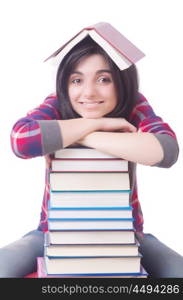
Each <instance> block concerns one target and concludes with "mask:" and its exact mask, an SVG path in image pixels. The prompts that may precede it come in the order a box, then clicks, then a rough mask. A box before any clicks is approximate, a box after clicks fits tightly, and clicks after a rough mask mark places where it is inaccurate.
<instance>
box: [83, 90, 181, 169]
mask: <svg viewBox="0 0 183 300" xmlns="http://www.w3.org/2000/svg"><path fill="white" fill-rule="evenodd" d="M130 122H131V123H132V124H134V125H135V126H136V128H137V129H138V132H133V133H127V132H125V133H120V132H118V133H114V132H113V133H109V132H105V133H102V132H96V133H92V134H90V135H88V136H87V137H85V138H84V139H83V140H81V141H80V143H81V144H83V145H86V146H89V147H94V148H97V149H98V150H101V151H104V152H108V153H110V154H113V155H116V156H118V157H122V158H124V159H127V160H129V161H132V162H137V163H141V164H144V165H151V166H158V167H163V168H168V167H171V166H172V165H173V164H174V163H175V162H176V161H177V158H178V154H179V146H178V143H177V139H176V135H175V133H174V131H173V130H172V129H171V128H170V126H169V125H168V124H167V123H165V122H164V121H163V120H162V118H160V117H158V116H157V115H156V114H155V113H154V111H153V109H152V107H151V106H150V105H149V103H148V101H147V100H146V98H145V97H144V96H143V95H141V94H139V99H138V101H137V104H136V106H135V107H134V110H133V112H132V114H131V117H130ZM106 131H107V130H106ZM124 131H126V130H124Z"/></svg>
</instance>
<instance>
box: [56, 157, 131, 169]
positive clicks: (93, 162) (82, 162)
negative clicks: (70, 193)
mask: <svg viewBox="0 0 183 300" xmlns="http://www.w3.org/2000/svg"><path fill="white" fill-rule="evenodd" d="M51 170H52V171H61V172H64V171H90V172H91V171H114V172H115V171H121V172H128V162H127V161H126V160H122V159H111V160H110V159H53V160H52V161H51Z"/></svg>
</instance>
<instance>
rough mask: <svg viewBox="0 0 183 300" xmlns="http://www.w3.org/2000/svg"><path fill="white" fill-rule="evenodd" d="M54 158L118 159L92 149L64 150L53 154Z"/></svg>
mask: <svg viewBox="0 0 183 300" xmlns="http://www.w3.org/2000/svg"><path fill="white" fill-rule="evenodd" d="M54 156H55V158H67V159H68V158H69V159H72V158H73V159H84V158H85V159H92V158H93V159H96V158H97V159H112V160H114V159H116V158H118V157H116V156H114V155H110V154H108V153H104V152H101V151H98V150H95V149H92V148H64V149H61V150H57V151H55V153H54Z"/></svg>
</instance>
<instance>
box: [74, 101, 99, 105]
mask: <svg viewBox="0 0 183 300" xmlns="http://www.w3.org/2000/svg"><path fill="white" fill-rule="evenodd" d="M103 102H104V101H94V102H84V101H82V102H79V103H80V104H84V105H87V106H90V105H91V106H92V105H96V104H101V103H103Z"/></svg>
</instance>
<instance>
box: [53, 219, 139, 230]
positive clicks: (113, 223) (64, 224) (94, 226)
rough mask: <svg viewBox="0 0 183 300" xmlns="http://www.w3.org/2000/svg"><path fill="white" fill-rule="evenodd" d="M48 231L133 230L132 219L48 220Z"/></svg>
mask: <svg viewBox="0 0 183 300" xmlns="http://www.w3.org/2000/svg"><path fill="white" fill-rule="evenodd" d="M48 229H49V230H54V231H55V230H73V231H74V230H113V229H115V230H122V229H128V230H132V229H133V218H131V219H130V218H129V219H121V220H115V219H113V220H88V221H87V220H81V219H80V220H77V221H76V220H61V221H55V220H50V219H48Z"/></svg>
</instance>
